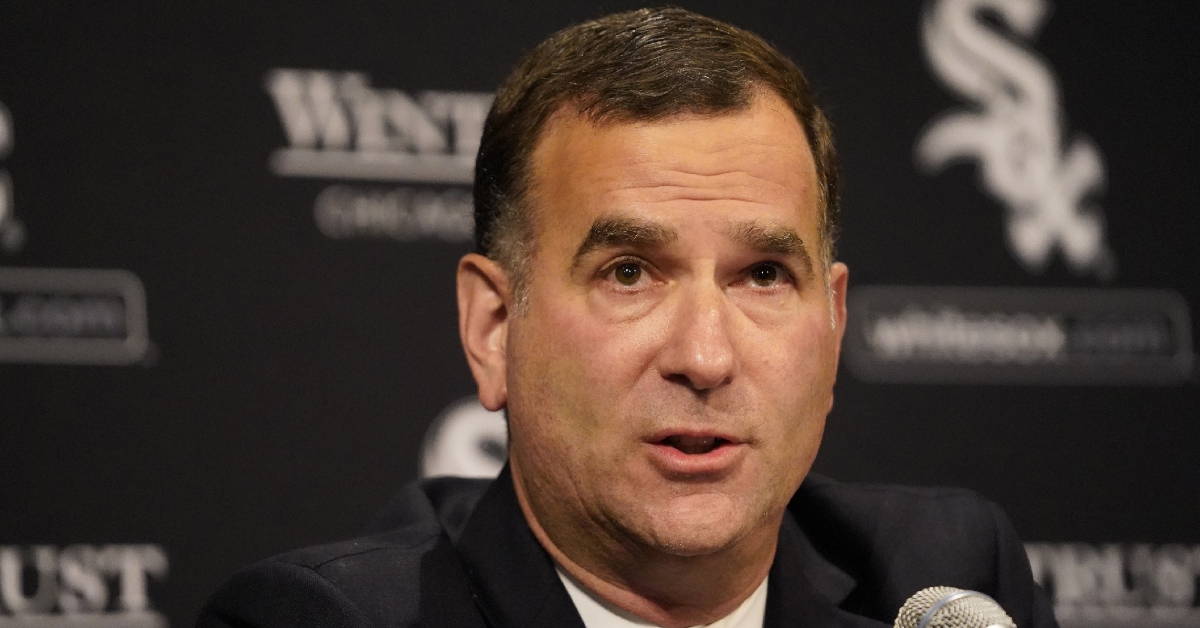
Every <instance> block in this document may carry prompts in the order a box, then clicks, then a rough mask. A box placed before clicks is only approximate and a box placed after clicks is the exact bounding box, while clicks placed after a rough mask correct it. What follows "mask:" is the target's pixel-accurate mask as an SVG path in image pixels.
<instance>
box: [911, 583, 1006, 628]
mask: <svg viewBox="0 0 1200 628" xmlns="http://www.w3.org/2000/svg"><path fill="white" fill-rule="evenodd" d="M895 628H1017V625H1016V624H1014V623H1013V620H1012V618H1011V617H1009V616H1008V614H1007V613H1005V612H1004V609H1002V608H1000V605H999V604H997V603H996V600H993V599H992V598H990V597H988V596H986V595H984V594H982V593H980V592H978V591H967V590H965V589H956V588H954V587H929V588H928V589H921V590H920V591H917V592H916V593H915V594H913V596H912V597H910V598H908V601H907V602H905V603H904V606H902V607H900V612H899V613H898V614H897V615H896V624H895Z"/></svg>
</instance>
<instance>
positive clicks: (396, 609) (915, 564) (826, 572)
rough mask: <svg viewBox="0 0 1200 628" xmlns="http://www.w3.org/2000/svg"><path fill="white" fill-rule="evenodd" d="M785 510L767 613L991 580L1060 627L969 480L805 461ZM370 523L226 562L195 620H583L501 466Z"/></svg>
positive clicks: (851, 608)
mask: <svg viewBox="0 0 1200 628" xmlns="http://www.w3.org/2000/svg"><path fill="white" fill-rule="evenodd" d="M788 511H789V512H788V514H787V515H786V516H785V517H784V521H783V525H782V526H781V528H780V530H779V544H778V549H777V550H776V553H775V562H774V564H773V565H772V566H771V572H770V574H771V575H770V581H769V584H768V585H767V611H766V620H765V628H776V627H783V626H798V627H804V628H824V627H827V626H829V627H832V626H842V627H847V628H849V627H857V628H885V627H888V626H891V625H892V622H893V620H894V618H895V617H896V612H897V611H898V610H899V608H900V606H901V605H902V604H903V603H904V601H905V600H906V599H907V598H908V597H909V596H910V595H912V594H913V593H915V592H917V591H918V590H920V589H923V588H925V587H930V586H936V585H948V586H955V587H960V588H964V589H972V590H975V591H982V592H984V593H987V594H988V595H990V596H992V597H993V598H995V599H996V600H997V601H998V602H999V603H1000V605H1001V606H1003V607H1004V609H1005V610H1006V611H1007V612H1008V614H1009V615H1011V616H1012V618H1013V620H1014V621H1015V622H1016V624H1017V626H1018V628H1056V627H1057V624H1056V623H1055V621H1054V616H1053V613H1052V611H1051V607H1050V605H1049V603H1048V601H1047V599H1046V596H1045V594H1044V593H1043V592H1042V591H1041V589H1040V588H1038V586H1037V585H1036V584H1034V582H1033V578H1032V576H1031V575H1030V570H1029V563H1028V560H1027V559H1026V557H1025V553H1024V550H1023V548H1022V546H1021V543H1020V541H1019V540H1018V539H1017V535H1016V533H1015V532H1014V530H1013V528H1012V525H1011V524H1010V523H1009V521H1008V518H1007V517H1006V516H1005V515H1004V513H1003V512H1002V511H1001V510H1000V509H999V508H998V507H997V506H996V505H995V504H992V503H990V502H988V501H985V500H983V499H981V498H980V497H978V496H977V495H975V494H974V493H971V492H968V491H962V490H954V489H929V488H906V487H896V486H871V485H860V484H843V483H839V482H835V481H833V480H829V479H827V478H823V477H819V476H816V475H810V476H809V477H808V478H807V479H806V480H805V481H804V484H803V485H802V486H801V487H800V490H798V491H797V492H796V495H795V497H793V499H792V501H791V503H790V504H789V506H788ZM371 528H372V529H371V532H372V533H371V534H370V535H369V536H364V537H362V538H358V539H355V540H352V541H345V542H342V543H334V544H331V545H324V546H320V547H314V548H309V549H302V550H298V551H294V552H289V553H287V554H283V555H280V556H277V557H275V558H271V559H268V560H265V561H263V562H260V563H258V564H255V565H252V566H250V567H248V568H246V569H244V570H242V571H240V572H238V573H237V574H235V575H234V576H233V577H232V578H231V579H230V580H229V581H228V582H227V583H225V585H224V586H222V587H221V588H220V589H219V590H217V592H216V593H215V594H213V597H212V599H211V600H209V602H208V604H207V605H206V606H205V608H204V610H203V611H202V612H201V616H200V621H199V624H198V626H199V628H243V627H249V626H257V627H261V628H274V627H279V628H283V627H288V628H295V627H301V626H322V627H329V628H368V627H375V628H384V627H399V626H445V627H451V626H453V627H462V628H475V627H478V628H485V627H490V628H517V627H530V628H534V627H545V628H583V622H582V620H580V618H579V615H578V613H577V612H576V611H575V606H574V605H573V604H572V602H571V598H570V597H569V596H568V594H567V591H566V589H565V588H564V587H563V585H562V583H561V581H560V580H559V579H558V575H557V574H556V573H555V571H554V563H553V561H552V560H551V559H550V557H549V555H548V554H546V552H545V550H543V549H542V547H541V546H540V545H539V544H538V542H537V540H536V539H535V538H534V536H533V533H532V532H531V531H530V529H529V526H528V525H527V524H526V523H525V519H524V516H523V515H522V513H521V510H520V506H519V505H518V503H517V498H516V494H515V492H514V491H513V487H512V476H511V475H510V474H509V473H508V470H507V469H505V471H504V472H503V473H501V475H500V477H499V478H498V479H497V480H495V481H488V480H466V479H461V478H438V479H432V480H425V481H422V482H417V483H413V484H410V485H409V486H407V487H406V488H405V489H404V490H403V491H402V492H401V493H400V494H399V495H397V496H396V497H395V498H393V499H392V501H391V502H390V503H389V504H388V506H387V507H386V508H385V509H384V511H383V512H382V513H381V514H380V515H379V516H378V517H377V519H376V521H375V522H374V523H373V524H372V526H371Z"/></svg>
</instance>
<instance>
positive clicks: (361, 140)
mask: <svg viewBox="0 0 1200 628" xmlns="http://www.w3.org/2000/svg"><path fill="white" fill-rule="evenodd" d="M266 89H267V92H268V93H269V94H270V95H271V98H272V99H273V100H274V102H275V109H276V111H278V113H279V117H280V121H281V122H282V125H283V130H284V134H285V135H286V136H287V140H288V144H289V145H288V147H287V148H281V149H279V150H277V151H275V153H274V154H273V155H272V156H271V160H270V166H271V170H272V171H273V172H274V173H275V174H277V175H279V176H283V177H307V178H320V179H351V180H359V181H387V182H400V183H407V184H416V185H418V186H421V187H409V186H401V187H388V188H379V187H374V188H366V187H362V186H349V185H335V186H331V187H329V188H327V189H326V190H325V191H324V192H322V193H321V194H320V195H319V196H318V198H317V202H316V204H315V207H314V215H315V218H316V222H317V226H318V228H319V229H320V230H321V232H322V233H324V234H325V235H326V236H328V237H331V238H347V237H387V238H394V239H398V240H413V239H419V238H436V239H442V240H448V241H468V240H470V239H471V237H472V230H473V226H474V223H473V220H472V214H473V208H472V205H471V198H470V194H469V193H468V191H469V190H464V189H463V188H464V187H467V188H469V186H470V185H471V183H472V182H473V180H474V167H475V153H476V152H477V151H478V150H479V138H480V136H481V135H482V133H483V123H484V120H485V119H486V118H487V112H488V109H489V108H490V107H491V103H492V95H491V94H487V93H476V92H440V91H423V92H420V93H418V94H416V95H415V96H414V95H409V94H408V93H405V92H403V91H401V90H399V89H389V88H377V87H372V86H371V84H370V80H369V79H368V77H367V75H366V74H363V73H361V72H333V71H329V70H297V69H276V70H272V71H271V72H270V73H268V74H267V77H266ZM435 186H436V187H435Z"/></svg>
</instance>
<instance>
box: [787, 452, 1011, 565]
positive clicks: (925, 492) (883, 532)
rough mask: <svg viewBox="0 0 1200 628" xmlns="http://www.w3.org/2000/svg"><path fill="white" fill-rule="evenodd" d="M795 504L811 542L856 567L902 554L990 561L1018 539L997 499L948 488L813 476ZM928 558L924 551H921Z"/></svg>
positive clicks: (966, 561)
mask: <svg viewBox="0 0 1200 628" xmlns="http://www.w3.org/2000/svg"><path fill="white" fill-rule="evenodd" d="M789 509H790V510H791V512H792V515H793V516H794V517H795V518H796V521H797V523H799V524H800V527H801V528H802V529H803V530H804V532H805V534H806V535H807V536H808V537H809V539H810V540H811V541H812V543H813V544H814V545H815V546H817V548H818V549H819V550H820V551H821V552H822V553H823V554H826V555H828V556H830V558H831V559H833V560H834V561H835V562H837V563H839V564H842V565H846V566H849V567H851V568H852V569H853V568H854V566H855V563H859V562H862V561H871V562H878V561H880V560H881V559H885V558H887V557H893V556H904V557H905V560H906V561H908V562H914V561H917V562H922V563H923V562H927V561H941V562H942V563H943V564H945V563H948V562H949V559H951V558H953V559H954V560H953V562H955V563H961V564H971V565H978V566H980V567H986V566H988V565H991V564H993V563H994V561H995V560H996V552H997V549H1005V550H1008V549H1010V548H1008V547H1002V545H1004V544H1006V543H1007V544H1012V545H1017V546H1019V542H1018V541H1017V537H1016V535H1015V533H1013V531H1012V524H1011V523H1010V522H1009V521H1008V518H1007V516H1006V515H1005V514H1004V512H1003V511H1002V510H1001V509H1000V508H999V507H998V506H997V505H996V504H994V503H993V502H991V501H988V500H987V499H985V498H983V497H982V496H981V495H979V494H978V493H976V492H974V491H970V490H966V489H960V488H949V487H921V486H903V485H892V484H865V483H853V482H838V481H835V480H831V479H829V478H825V477H822V476H819V475H811V476H810V477H809V478H808V479H806V480H805V482H804V484H803V485H802V486H801V488H800V490H799V491H797V492H796V495H795V496H794V497H793V499H792V501H791V504H789ZM922 557H926V558H922Z"/></svg>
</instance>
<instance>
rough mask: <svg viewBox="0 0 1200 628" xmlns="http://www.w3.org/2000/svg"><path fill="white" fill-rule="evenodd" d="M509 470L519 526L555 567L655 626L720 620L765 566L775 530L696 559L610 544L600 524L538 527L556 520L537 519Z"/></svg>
mask: <svg viewBox="0 0 1200 628" xmlns="http://www.w3.org/2000/svg"><path fill="white" fill-rule="evenodd" d="M510 466H511V469H512V478H513V484H514V488H515V490H516V493H517V501H518V502H519V503H520V505H521V511H522V513H523V514H524V515H525V521H526V522H527V523H528V524H529V527H530V529H531V530H532V531H533V534H534V536H535V537H536V538H537V540H538V542H539V543H540V544H541V545H542V547H543V548H545V550H546V552H548V553H549V554H550V556H551V558H553V559H554V562H556V563H557V564H558V566H559V567H560V568H562V569H563V571H565V572H567V574H569V575H570V576H571V577H572V578H574V579H575V580H576V582H578V583H579V584H580V585H582V586H583V587H585V588H587V589H588V590H589V591H591V592H592V593H593V594H594V595H595V596H597V597H599V598H600V599H603V600H604V601H606V602H608V603H609V604H612V605H613V606H616V607H617V608H619V609H621V610H623V611H625V612H627V613H630V614H631V615H634V616H636V617H639V618H641V619H643V620H645V621H648V622H650V623H653V624H655V625H657V626H662V627H663V628H687V627H689V626H696V625H701V624H709V623H712V622H714V621H716V620H718V619H721V618H722V617H725V616H726V615H728V614H730V613H732V612H733V611H734V610H735V609H736V608H737V607H738V606H740V605H741V603H742V602H744V601H746V599H747V598H749V597H750V596H751V595H752V594H753V593H754V591H755V589H757V588H758V586H759V585H760V584H762V581H763V580H764V579H765V578H766V577H767V573H768V572H769V571H770V569H771V563H772V562H773V560H774V557H775V544H776V541H777V540H778V528H779V526H778V525H775V526H773V527H772V528H771V529H770V530H767V531H764V532H765V533H762V534H756V535H752V536H751V537H749V538H747V539H743V540H741V541H740V542H738V543H735V544H733V546H731V547H729V548H725V549H722V550H720V551H717V552H714V553H711V554H705V555H699V556H678V555H674V554H670V553H667V552H663V551H661V550H658V549H655V548H651V547H648V546H646V545H645V544H642V543H637V542H636V541H634V540H632V539H628V538H626V539H616V538H613V537H612V535H609V534H606V533H605V532H604V531H603V528H602V527H600V526H586V527H585V526H579V525H574V524H570V523H568V524H567V525H563V526H554V525H553V524H551V525H548V526H543V524H542V519H543V518H545V519H549V520H553V519H554V518H553V517H549V518H546V517H543V518H539V517H538V516H537V514H536V513H535V510H534V508H533V507H532V505H531V502H530V499H529V495H528V494H527V492H526V490H525V485H524V482H522V477H521V472H520V466H519V465H518V464H517V463H516V461H515V460H512V459H510ZM777 523H778V522H777ZM547 529H550V530H553V531H554V533H549V532H548V531H547ZM556 540H557V542H556Z"/></svg>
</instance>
